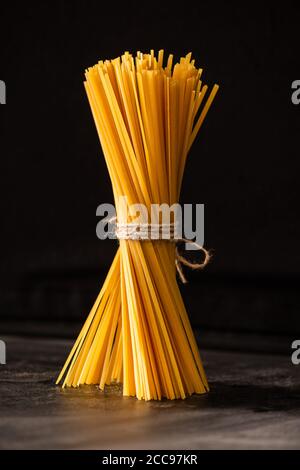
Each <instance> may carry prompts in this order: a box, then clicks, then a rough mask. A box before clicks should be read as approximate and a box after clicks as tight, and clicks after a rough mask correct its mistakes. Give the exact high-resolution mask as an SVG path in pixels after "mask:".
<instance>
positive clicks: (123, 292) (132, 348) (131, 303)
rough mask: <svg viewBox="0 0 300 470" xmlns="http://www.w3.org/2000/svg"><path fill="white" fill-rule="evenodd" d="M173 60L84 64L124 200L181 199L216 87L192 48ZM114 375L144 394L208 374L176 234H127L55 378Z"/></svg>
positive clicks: (173, 390)
mask: <svg viewBox="0 0 300 470" xmlns="http://www.w3.org/2000/svg"><path fill="white" fill-rule="evenodd" d="M172 62H173V56H172V55H170V56H169V57H168V60H167V64H166V66H164V64H163V51H162V50H161V51H159V53H158V56H157V57H156V56H155V54H154V52H153V51H151V52H150V54H142V53H140V52H138V53H137V55H136V57H135V58H134V57H133V56H132V55H131V54H129V53H128V52H125V53H124V55H123V56H122V57H121V58H116V59H114V60H106V61H100V62H99V63H98V64H97V65H95V66H93V67H91V68H89V69H88V70H86V73H85V77H86V81H85V83H84V84H85V89H86V92H87V96H88V100H89V103H90V107H91V110H92V114H93V118H94V121H95V124H96V128H97V131H98V134H99V138H100V142H101V146H102V149H103V153H104V156H105V159H106V163H107V168H108V171H109V175H110V178H111V182H112V188H113V194H114V199H115V205H116V213H117V220H118V222H119V223H123V224H126V223H128V222H129V221H128V220H127V213H126V212H125V211H124V210H123V206H122V205H120V204H119V202H118V201H119V200H120V197H121V196H126V198H127V201H128V204H137V203H139V204H144V205H145V206H146V207H147V209H148V210H150V206H151V204H162V203H166V204H168V205H172V204H174V203H177V202H178V200H179V195H180V188H181V184H182V178H183V173H184V168H185V163H186V158H187V155H188V152H189V150H190V148H191V145H192V143H193V141H194V140H195V137H196V135H197V134H198V132H199V130H200V128H201V126H202V124H203V121H204V119H205V117H206V115H207V112H208V110H209V108H210V106H211V104H212V102H213V99H214V97H215V95H216V93H217V90H218V86H217V85H214V86H213V88H212V90H211V92H210V93H209V94H208V97H207V99H206V100H205V98H206V95H207V90H208V87H207V85H203V83H202V81H201V74H202V69H197V68H196V67H195V64H194V60H191V54H188V55H187V56H186V57H183V58H181V59H180V62H179V63H176V64H175V65H174V66H173V64H172ZM62 380H63V386H64V387H65V386H73V387H77V386H79V385H82V384H98V385H99V387H100V389H104V388H105V386H106V385H110V384H112V383H120V384H122V386H123V395H126V396H136V397H137V398H138V399H145V400H151V399H154V400H160V399H161V398H162V397H166V398H168V399H176V398H182V399H183V398H185V397H187V396H189V395H191V394H193V393H199V394H200V393H206V392H207V391H208V389H209V388H208V383H207V379H206V376H205V372H204V370H203V366H202V362H201V359H200V355H199V351H198V347H197V344H196V341H195V337H194V334H193V331H192V328H191V325H190V322H189V318H188V315H187V312H186V309H185V306H184V303H183V300H182V297H181V294H180V290H179V287H178V285H177V279H176V269H175V244H174V243H170V242H169V241H168V240H149V241H146V242H145V241H141V240H123V239H121V240H119V248H118V251H117V253H116V255H115V258H114V261H113V263H112V266H111V268H110V270H109V272H108V275H107V278H106V280H105V282H104V285H103V287H102V289H101V291H100V293H99V295H98V298H97V299H96V302H95V304H94V306H93V308H92V310H91V312H90V314H89V316H88V318H87V320H86V322H85V324H84V326H83V328H82V330H81V332H80V334H79V336H78V338H77V340H76V342H75V344H74V346H73V348H72V350H71V352H70V354H69V356H68V358H67V360H66V363H65V365H64V367H63V369H62V371H61V373H60V376H59V377H58V380H57V383H59V382H60V381H62Z"/></svg>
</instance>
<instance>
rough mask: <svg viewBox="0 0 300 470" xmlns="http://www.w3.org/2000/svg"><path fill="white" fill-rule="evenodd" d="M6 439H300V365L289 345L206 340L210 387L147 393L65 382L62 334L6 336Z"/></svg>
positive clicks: (95, 445) (172, 445)
mask: <svg viewBox="0 0 300 470" xmlns="http://www.w3.org/2000/svg"><path fill="white" fill-rule="evenodd" d="M2 339H4V340H5V341H6V344H7V364H6V365H1V366H0V397H1V402H0V417H1V420H0V448H1V449H299V448H300V366H293V365H292V363H291V359H290V356H289V355H273V356H271V355H270V354H254V353H249V354H248V353H241V352H225V351H217V350H205V351H203V352H202V357H203V360H204V363H205V367H206V371H207V375H208V379H209V382H210V385H211V392H210V393H209V394H208V395H206V396H193V397H191V398H189V399H187V400H185V401H180V400H176V401H161V402H154V401H153V402H147V403H145V402H143V401H138V400H136V399H134V398H124V397H122V395H121V392H120V391H119V390H117V389H116V390H110V391H109V392H107V393H104V392H101V391H99V390H98V389H97V388H96V387H94V386H85V387H81V388H79V389H68V390H62V389H61V388H59V387H57V386H55V385H54V381H55V377H56V376H57V373H58V371H59V369H60V367H61V365H62V363H63V361H64V359H65V357H66V354H67V352H68V351H69V349H70V346H71V342H70V341H66V340H62V339H59V340H58V339H36V338H35V339H31V338H28V337H27V338H22V337H13V336H11V337H7V338H2Z"/></svg>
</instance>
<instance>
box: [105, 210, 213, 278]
mask: <svg viewBox="0 0 300 470" xmlns="http://www.w3.org/2000/svg"><path fill="white" fill-rule="evenodd" d="M115 220H116V218H115V217H113V218H112V219H110V221H109V222H110V223H113V222H114V221H115ZM176 228H177V226H176V225H175V224H174V223H171V224H146V223H128V224H124V223H116V224H115V230H114V234H115V235H116V237H117V238H118V240H136V241H137V240H138V241H155V240H166V241H170V242H174V243H176V244H177V243H180V242H185V243H190V244H192V245H194V246H195V247H196V248H197V249H198V250H199V251H202V253H203V254H204V260H203V262H202V263H192V262H191V261H188V260H187V259H186V258H185V257H184V256H182V255H181V254H180V253H179V251H178V247H177V246H176V248H175V266H176V269H177V272H178V275H179V277H180V279H181V282H182V283H183V284H186V283H187V279H186V277H185V275H184V273H183V269H182V265H184V266H187V267H188V268H190V269H203V268H204V267H205V266H206V265H207V264H208V263H209V261H210V259H211V254H210V252H209V251H208V250H206V249H205V248H204V247H203V246H201V245H199V244H198V243H196V242H194V241H193V240H189V239H187V238H183V237H181V236H180V237H177V236H176V233H177V230H176Z"/></svg>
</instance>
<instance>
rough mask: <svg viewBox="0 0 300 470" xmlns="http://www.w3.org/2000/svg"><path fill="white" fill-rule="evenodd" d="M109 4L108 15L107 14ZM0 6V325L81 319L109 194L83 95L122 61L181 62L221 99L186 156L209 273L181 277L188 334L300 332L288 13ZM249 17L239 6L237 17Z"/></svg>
mask: <svg viewBox="0 0 300 470" xmlns="http://www.w3.org/2000/svg"><path fill="white" fill-rule="evenodd" d="M108 4H109V2H107V5H108ZM107 5H106V6H104V3H102V2H100V1H97V2H91V1H90V2H75V1H73V2H65V1H60V2H53V1H51V2H47V3H46V2H40V3H36V2H34V3H29V2H28V3H26V4H24V3H22V4H20V5H19V4H18V3H16V2H7V3H6V4H5V5H4V4H3V5H1V17H0V19H1V30H0V51H1V52H0V79H1V80H5V82H6V86H7V104H6V105H4V106H0V139H1V140H0V150H1V163H0V165H1V171H0V182H1V199H0V204H1V222H2V223H1V246H0V250H1V253H0V257H1V273H0V276H1V278H0V280H1V283H0V291H1V300H0V308H1V319H2V322H1V327H2V329H3V331H4V332H5V331H6V327H7V325H9V324H10V325H11V323H12V322H14V321H15V322H16V323H15V325H21V324H25V323H24V322H25V321H26V322H29V321H32V320H42V321H52V320H54V321H55V322H61V323H62V324H65V323H67V322H68V321H70V320H72V319H77V320H80V321H82V320H83V318H84V317H85V316H86V314H87V313H88V309H89V307H90V306H91V303H92V302H93V300H94V298H95V296H96V294H97V292H98V290H99V287H100V285H101V282H102V281H103V276H104V275H105V273H106V270H107V268H108V266H109V264H110V262H111V260H112V257H113V253H114V252H115V249H116V245H115V243H114V242H112V241H98V240H97V238H96V235H95V227H96V221H97V219H96V215H95V211H96V207H97V206H98V204H100V203H102V202H112V193H111V188H110V182H109V178H108V175H107V171H106V167H105V163H104V159H103V156H102V153H101V149H100V145H99V142H98V138H97V135H96V130H95V128H94V124H93V120H92V117H91V113H90V110H89V106H88V103H87V99H86V96H85V92H84V88H83V85H82V81H83V72H84V69H85V68H86V67H88V66H90V65H93V64H94V63H96V62H97V61H98V59H100V58H111V57H115V56H117V55H120V54H121V53H122V52H123V51H124V50H130V51H132V52H134V51H136V50H142V51H148V50H150V49H151V48H154V49H155V50H158V49H160V48H164V49H165V51H166V52H167V53H170V52H174V53H175V55H176V57H179V56H180V55H182V54H186V53H187V52H189V51H190V50H191V51H192V52H193V56H194V58H195V59H196V62H197V64H198V65H199V66H200V65H201V66H203V67H204V69H205V70H204V79H205V81H206V82H207V83H208V84H210V85H212V84H213V83H214V82H218V83H219V84H220V92H219V94H218V96H217V99H216V101H215V104H214V106H213V108H212V110H211V112H210V114H209V117H208V119H207V121H206V123H205V125H204V127H203V129H202V132H201V134H200V136H199V138H198V140H197V142H196V143H195V145H194V146H193V149H192V151H191V154H190V156H189V161H188V165H187V169H186V173H185V180H184V185H183V192H182V198H181V200H182V202H189V203H204V204H205V240H206V246H207V247H210V248H213V249H214V251H215V256H214V259H213V262H212V263H211V265H210V266H209V267H208V268H207V269H206V270H205V272H201V273H188V277H189V280H190V283H189V285H188V286H187V287H184V288H183V295H184V297H185V300H186V302H187V304H188V308H189V311H190V314H191V317H192V321H193V323H194V325H200V326H202V327H203V328H217V329H227V330H248V331H260V332H267V333H292V332H296V331H297V332H300V316H299V303H300V302H299V296H298V285H299V282H298V281H299V254H300V249H299V239H300V220H299V211H298V203H299V196H300V187H299V182H298V180H299V169H300V164H299V145H298V142H299V130H300V126H299V123H300V105H299V106H295V105H293V104H292V102H291V93H292V91H291V83H292V81H293V80H296V79H300V76H299V73H300V67H299V66H300V56H299V27H300V15H299V14H300V8H299V7H297V3H296V2H295V3H287V2H285V3H284V5H283V6H281V7H280V6H277V5H276V4H272V3H270V4H269V3H267V2H260V3H259V4H253V3H252V2H251V3H250V2H249V6H246V4H245V3H243V2H239V3H232V2H223V3H222V4H219V5H217V4H215V3H214V2H197V3H195V4H189V3H186V4H182V5H181V6H180V7H179V6H176V4H175V3H174V2H173V3H172V4H167V3H164V2H161V5H160V6H159V7H157V6H155V5H154V4H149V5H147V4H144V3H142V2H140V3H139V4H138V3H137V4H133V3H131V2H126V4H125V5H123V6H122V5H119V4H117V3H116V2H115V3H112V4H111V7H108V6H107ZM250 5H251V6H250Z"/></svg>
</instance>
